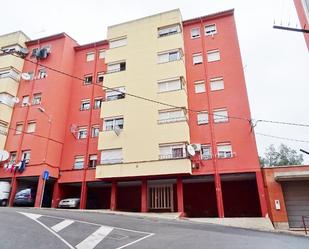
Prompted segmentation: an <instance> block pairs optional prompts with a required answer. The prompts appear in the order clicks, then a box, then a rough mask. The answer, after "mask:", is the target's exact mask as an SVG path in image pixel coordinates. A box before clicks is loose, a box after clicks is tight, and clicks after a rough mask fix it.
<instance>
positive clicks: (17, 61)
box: [0, 55, 24, 71]
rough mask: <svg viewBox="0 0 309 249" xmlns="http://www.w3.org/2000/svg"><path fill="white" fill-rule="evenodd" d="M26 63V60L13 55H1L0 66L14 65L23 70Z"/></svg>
mask: <svg viewBox="0 0 309 249" xmlns="http://www.w3.org/2000/svg"><path fill="white" fill-rule="evenodd" d="M23 65H24V60H23V59H21V58H17V57H16V56H13V55H5V56H0V68H5V67H14V68H16V69H17V70H19V71H21V70H22V68H23Z"/></svg>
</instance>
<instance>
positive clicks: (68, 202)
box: [58, 198, 80, 208]
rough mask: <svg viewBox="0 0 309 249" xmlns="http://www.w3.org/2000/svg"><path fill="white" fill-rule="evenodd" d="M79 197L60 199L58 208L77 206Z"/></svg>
mask: <svg viewBox="0 0 309 249" xmlns="http://www.w3.org/2000/svg"><path fill="white" fill-rule="evenodd" d="M79 203H80V198H67V199H62V200H61V201H60V202H59V204H58V207H59V208H79Z"/></svg>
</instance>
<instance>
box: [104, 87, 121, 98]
mask: <svg viewBox="0 0 309 249" xmlns="http://www.w3.org/2000/svg"><path fill="white" fill-rule="evenodd" d="M125 92H126V89H125V87H118V88H115V90H106V101H111V100H117V99H124V98H125V96H126V94H125Z"/></svg>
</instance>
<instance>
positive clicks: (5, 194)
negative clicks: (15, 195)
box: [0, 181, 11, 206]
mask: <svg viewBox="0 0 309 249" xmlns="http://www.w3.org/2000/svg"><path fill="white" fill-rule="evenodd" d="M10 190H11V185H10V183H9V182H4V181H0V206H6V205H7V203H8V201H9V195H10Z"/></svg>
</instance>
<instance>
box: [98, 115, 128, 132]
mask: <svg viewBox="0 0 309 249" xmlns="http://www.w3.org/2000/svg"><path fill="white" fill-rule="evenodd" d="M120 120H122V122H120V123H122V125H121V126H119V121H120ZM103 121H104V122H103V131H113V130H115V128H116V127H118V128H119V129H121V130H122V129H123V127H124V118H123V117H112V118H104V120H103Z"/></svg>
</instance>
